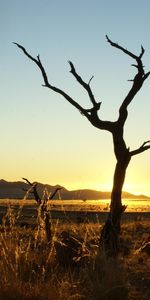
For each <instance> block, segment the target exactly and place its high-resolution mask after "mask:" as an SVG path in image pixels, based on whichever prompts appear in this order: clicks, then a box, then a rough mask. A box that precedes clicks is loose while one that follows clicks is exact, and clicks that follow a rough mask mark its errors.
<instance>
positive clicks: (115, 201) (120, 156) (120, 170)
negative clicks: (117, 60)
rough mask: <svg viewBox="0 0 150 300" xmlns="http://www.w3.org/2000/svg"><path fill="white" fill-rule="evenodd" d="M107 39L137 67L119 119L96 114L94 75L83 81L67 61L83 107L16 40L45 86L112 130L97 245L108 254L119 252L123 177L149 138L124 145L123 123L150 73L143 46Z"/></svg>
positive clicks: (147, 145) (101, 126)
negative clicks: (105, 211)
mask: <svg viewBox="0 0 150 300" xmlns="http://www.w3.org/2000/svg"><path fill="white" fill-rule="evenodd" d="M106 39H107V42H108V43H109V44H110V45H111V46H112V47H115V48H116V49H118V50H120V51H121V52H123V53H125V54H126V55H128V56H129V57H130V58H132V59H133V61H134V64H133V65H132V66H134V67H135V69H136V74H135V76H134V78H133V80H131V82H132V85H131V88H130V90H129V92H128V94H127V96H126V97H125V99H124V100H123V102H122V104H121V106H120V108H119V116H118V119H117V120H116V121H114V122H112V121H104V120H101V118H100V117H99V116H98V111H99V110H100V107H101V102H97V101H96V100H95V97H94V95H93V92H92V90H91V86H90V83H91V80H92V79H93V76H92V78H91V79H90V80H89V82H88V83H86V82H85V81H84V80H83V79H82V78H81V76H80V75H79V74H78V73H77V72H76V69H75V67H74V65H73V63H72V62H71V61H69V65H70V68H71V69H70V72H71V73H72V75H73V76H74V77H75V79H76V80H77V81H78V83H79V84H80V85H81V86H82V87H83V88H84V89H85V91H86V92H87V94H88V96H89V99H90V102H91V106H92V107H91V108H90V109H86V108H84V107H82V106H81V105H80V104H79V103H78V102H76V101H75V100H74V99H73V98H72V97H70V96H69V95H68V94H67V93H66V92H64V91H63V90H62V89H60V88H58V87H55V86H53V85H52V84H51V83H50V82H49V80H48V76H47V73H46V71H45V68H44V66H43V64H42V62H41V60H40V56H39V55H38V56H37V57H36V58H34V57H33V56H31V55H30V54H29V53H28V52H27V50H26V49H25V48H24V47H23V46H21V45H19V44H17V43H15V44H16V45H17V46H18V47H19V48H20V49H21V50H22V51H23V52H24V54H25V55H26V56H27V57H28V58H29V59H30V60H32V61H33V62H34V63H35V64H36V65H37V66H38V68H39V70H40V71H41V74H42V77H43V80H44V85H43V86H44V87H47V88H49V89H50V90H52V91H54V92H56V93H58V94H60V95H61V96H63V97H64V98H65V99H66V100H67V101H68V102H69V103H70V104H72V105H73V106H74V107H75V108H77V109H78V110H79V111H80V112H81V114H82V115H84V116H85V117H86V118H87V119H88V121H89V122H90V123H91V124H92V125H93V126H95V127H96V128H98V129H101V130H107V131H108V132H110V133H111V134H112V138H113V145H114V153H115V157H116V161H117V162H116V167H115V172H114V178H113V189H112V193H111V205H110V212H109V216H108V219H107V221H106V223H105V225H104V227H103V229H102V232H101V237H100V245H101V246H102V248H103V249H104V251H105V252H107V253H109V254H111V255H116V254H117V253H118V244H119V232H120V220H121V215H122V213H123V212H124V211H125V209H126V207H125V206H124V205H122V201H121V195H122V187H123V184H124V180H125V175H126V169H127V167H128V165H129V162H130V160H131V158H132V157H133V156H134V155H137V154H140V153H142V152H144V151H145V150H148V149H150V141H146V142H144V143H143V144H142V145H141V146H140V147H139V148H138V149H135V150H132V151H130V148H128V147H127V146H126V143H125V140H124V136H123V134H124V124H125V122H126V119H127V116H128V106H129V104H130V103H131V101H132V100H133V98H134V97H135V95H136V94H137V93H138V91H139V90H140V89H141V87H142V85H143V83H144V81H145V80H146V79H147V78H148V76H149V75H150V72H147V73H145V71H144V66H143V63H142V57H143V55H144V52H145V50H144V48H143V47H142V46H141V52H140V54H139V55H138V56H137V55H135V54H133V53H132V52H130V51H128V50H127V49H125V48H124V47H122V46H120V45H119V44H116V43H114V42H112V41H111V40H110V39H109V38H108V36H106Z"/></svg>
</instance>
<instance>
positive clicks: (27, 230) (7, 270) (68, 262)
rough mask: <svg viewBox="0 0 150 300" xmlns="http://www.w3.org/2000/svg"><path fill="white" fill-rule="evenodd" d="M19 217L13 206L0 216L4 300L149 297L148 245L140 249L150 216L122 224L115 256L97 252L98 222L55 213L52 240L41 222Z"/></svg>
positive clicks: (146, 237) (148, 234) (0, 295)
mask: <svg viewBox="0 0 150 300" xmlns="http://www.w3.org/2000/svg"><path fill="white" fill-rule="evenodd" d="M18 218H19V212H18V213H17V214H16V213H14V211H13V209H12V208H11V206H9V207H8V208H7V211H6V212H5V214H3V217H2V216H1V226H0V270H1V275H0V299H1V300H5V299H6V300H30V299H32V300H34V299H35V300H80V299H86V300H125V299H129V300H134V299H136V300H148V299H150V249H148V248H147V249H146V250H145V251H142V250H139V248H140V247H141V245H142V244H143V245H144V242H145V241H147V240H149V239H150V231H149V225H150V222H148V221H144V220H135V221H134V222H125V223H123V224H122V230H121V253H120V256H119V257H118V259H117V260H113V259H107V258H106V257H105V256H104V254H103V253H99V248H98V243H99V232H100V229H101V226H102V225H101V224H100V223H99V222H97V223H92V222H80V223H77V222H73V220H71V221H69V220H68V219H67V220H66V221H63V222H61V221H59V219H52V220H51V222H52V241H51V242H50V243H49V244H48V243H47V241H46V239H45V231H44V228H43V225H42V223H37V222H36V220H35V226H30V224H29V226H26V224H25V226H22V227H21V226H20V225H19V226H18V223H17V221H18ZM139 219H140V218H139ZM8 220H9V222H8ZM31 225H33V224H31Z"/></svg>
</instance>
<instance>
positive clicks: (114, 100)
mask: <svg viewBox="0 0 150 300" xmlns="http://www.w3.org/2000/svg"><path fill="white" fill-rule="evenodd" d="M0 31H1V33H0V36H1V47H0V61H1V62H0V65H1V68H0V82H1V88H0V99H1V100H0V101H1V102H0V103H1V105H0V129H1V135H0V142H1V146H0V170H1V172H0V178H3V179H5V180H9V181H19V180H21V178H22V177H27V178H28V179H29V180H31V181H40V182H43V183H48V184H51V185H55V184H60V185H63V186H65V187H66V188H68V189H81V188H91V189H97V190H103V191H105V190H111V187H112V180H113V173H114V168H115V157H114V153H113V144H112V137H111V135H110V134H109V133H108V132H105V131H100V130H98V129H96V128H94V127H92V125H91V124H90V123H89V122H88V120H87V119H86V118H85V117H83V116H82V115H81V114H80V112H79V111H78V110H76V109H75V108H74V107H72V106H71V105H70V104H69V103H67V102H66V100H65V99H63V98H62V97H61V96H59V95H57V94H55V93H54V92H52V91H50V90H48V89H46V88H44V87H42V84H43V80H42V77H41V74H40V72H39V70H38V69H37V67H36V66H35V65H34V64H33V63H32V62H31V61H29V60H28V59H27V58H26V57H25V56H24V55H23V53H22V52H21V51H20V50H19V49H18V48H17V47H16V46H15V45H14V44H13V43H12V42H17V43H20V44H22V45H23V46H24V47H26V49H27V50H28V51H29V52H30V53H31V54H32V55H33V56H36V55H38V54H40V58H41V60H42V62H43V65H44V66H45V69H46V71H47V74H48V76H49V81H50V83H51V84H52V85H55V86H57V87H60V88H61V89H63V90H64V91H65V92H67V93H68V94H69V95H70V96H72V97H73V98H74V99H75V100H76V101H78V102H79V103H80V104H81V105H83V106H84V107H85V108H86V107H87V108H88V107H90V101H89V98H88V95H87V94H86V93H85V91H84V90H83V88H82V87H81V86H80V85H79V84H78V83H77V81H76V80H75V79H74V77H73V76H72V74H71V73H70V72H69V71H70V67H69V65H68V60H71V61H72V62H73V63H74V65H75V67H76V70H77V72H78V73H79V74H80V75H81V76H82V78H83V79H84V80H85V81H86V82H88V81H89V79H90V78H91V76H92V75H94V78H93V80H92V82H91V88H92V91H93V93H94V95H95V98H96V100H97V101H102V106H101V112H100V117H101V118H102V119H103V120H112V121H113V120H116V119H117V117H118V109H119V107H120V105H121V103H122V101H123V99H124V97H125V96H126V94H127V93H128V91H129V89H130V87H131V82H129V81H128V80H129V79H133V77H134V74H135V68H133V67H131V64H132V63H134V61H132V59H130V58H129V57H127V56H126V55H125V54H123V53H122V52H120V51H119V50H117V49H115V48H112V47H111V46H110V45H109V44H108V43H107V41H106V38H105V35H106V34H107V35H108V36H109V37H110V38H111V39H112V40H113V41H114V42H118V43H119V44H121V45H122V46H124V47H125V48H128V49H129V50H130V51H132V52H134V53H135V54H137V55H138V54H139V53H140V50H141V49H140V47H141V44H142V45H143V47H144V48H145V54H144V57H143V64H144V66H145V70H146V71H149V70H150V1H149V0H143V1H141V0H132V1H131V0H130V1H129V0H126V1H123V0H113V1H111V0H109V1H108V0H103V1H102V0H93V1H91V0H76V1H75V0H59V1H58V0H26V1H24V0H13V1H10V0H5V1H0ZM128 111H129V116H128V119H127V122H126V125H125V132H124V136H125V141H126V144H127V146H128V147H130V149H131V150H134V149H136V148H138V147H139V146H140V145H141V144H142V143H143V142H144V141H147V140H150V78H149V79H147V81H146V82H145V84H144V85H143V87H142V89H141V91H140V92H139V93H138V95H137V96H136V97H135V99H134V100H133V101H132V103H131V105H130V106H129V110H128ZM124 190H126V191H129V192H133V193H136V194H142V193H145V194H147V195H150V150H149V151H146V152H144V153H142V154H140V155H136V156H135V157H133V158H132V161H131V163H130V165H129V167H128V170H127V176H126V181H125V185H124Z"/></svg>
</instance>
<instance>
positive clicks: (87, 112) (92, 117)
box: [14, 43, 113, 132]
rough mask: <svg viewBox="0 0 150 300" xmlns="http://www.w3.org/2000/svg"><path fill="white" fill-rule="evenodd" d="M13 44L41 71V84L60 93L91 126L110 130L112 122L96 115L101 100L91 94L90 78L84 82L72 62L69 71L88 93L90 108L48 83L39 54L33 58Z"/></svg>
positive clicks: (19, 46)
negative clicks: (98, 100)
mask: <svg viewBox="0 0 150 300" xmlns="http://www.w3.org/2000/svg"><path fill="white" fill-rule="evenodd" d="M14 44H15V45H17V47H18V48H20V49H21V50H22V51H23V53H24V54H25V55H26V56H27V57H28V58H29V59H30V60H32V61H33V62H34V63H35V64H36V65H37V66H38V67H39V69H40V71H41V73H42V77H43V79H44V83H45V84H44V85H43V86H45V87H47V88H49V89H51V90H53V91H54V92H56V93H58V94H60V95H62V96H63V97H64V98H65V99H66V100H67V101H68V102H69V103H70V104H72V105H73V106H74V107H76V108H77V109H78V110H79V111H80V112H81V114H82V115H84V116H85V117H86V118H87V119H88V120H89V121H90V122H91V124H92V125H93V126H95V127H97V128H99V129H102V130H108V131H110V132H112V126H113V122H109V121H103V120H100V118H99V117H98V115H97V111H98V110H99V109H100V105H101V102H99V103H97V102H96V101H95V98H94V96H93V94H92V91H91V88H90V81H91V80H92V78H91V79H90V81H89V84H86V83H85V82H84V81H83V80H82V78H81V77H80V76H79V75H78V74H77V73H76V70H75V67H74V65H73V63H72V62H69V64H70V67H71V73H72V74H73V75H74V77H75V78H76V79H77V81H78V82H79V83H80V84H81V85H82V86H83V87H84V88H85V89H86V91H87V92H88V94H89V97H90V100H91V102H92V104H93V107H92V108H91V109H85V108H83V107H82V106H81V105H80V104H79V103H78V102H77V101H75V100H74V99H73V98H72V97H70V96H69V95H68V94H67V93H65V92H64V91H63V90H61V89H59V88H57V87H55V86H52V85H51V84H50V83H49V81H48V77H47V74H46V71H45V68H44V67H43V64H42V63H41V60H40V58H39V55H38V56H37V58H34V57H33V56H32V55H30V54H29V53H28V52H27V50H26V49H25V48H24V47H23V46H21V45H20V44H18V43H14Z"/></svg>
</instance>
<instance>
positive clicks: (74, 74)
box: [69, 61, 97, 106]
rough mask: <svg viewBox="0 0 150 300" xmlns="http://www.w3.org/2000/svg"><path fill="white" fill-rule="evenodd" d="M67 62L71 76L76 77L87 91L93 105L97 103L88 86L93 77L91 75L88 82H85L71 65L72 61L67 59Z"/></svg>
mask: <svg viewBox="0 0 150 300" xmlns="http://www.w3.org/2000/svg"><path fill="white" fill-rule="evenodd" d="M69 64H70V67H71V70H70V73H72V74H73V76H74V77H75V78H76V79H77V81H78V82H79V83H80V84H81V85H82V86H83V88H84V89H85V90H86V91H87V92H88V95H89V98H90V100H91V102H92V104H93V106H95V105H96V104H97V102H96V101H95V98H94V95H93V93H92V91H91V88H90V82H91V80H92V78H93V76H92V77H91V79H90V80H89V83H88V84H87V83H86V82H84V81H83V79H82V78H81V77H80V76H79V75H78V73H77V72H76V70H75V67H74V65H73V63H72V62H71V61H69Z"/></svg>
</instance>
